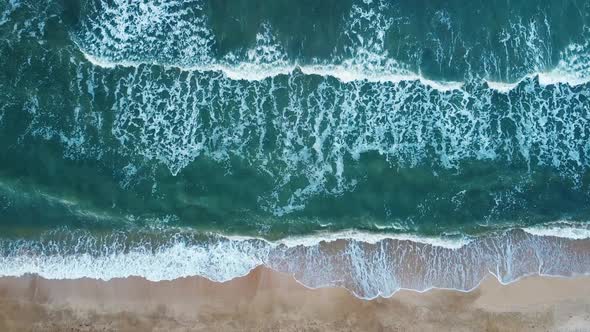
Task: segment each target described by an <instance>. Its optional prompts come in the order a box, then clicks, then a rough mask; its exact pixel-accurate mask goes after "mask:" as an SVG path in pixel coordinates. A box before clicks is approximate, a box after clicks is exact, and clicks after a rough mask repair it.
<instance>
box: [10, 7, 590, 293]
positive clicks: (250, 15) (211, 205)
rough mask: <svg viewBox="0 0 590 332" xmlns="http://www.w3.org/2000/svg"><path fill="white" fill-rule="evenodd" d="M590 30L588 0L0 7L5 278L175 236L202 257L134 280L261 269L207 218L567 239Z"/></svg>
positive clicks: (585, 121) (579, 163)
mask: <svg viewBox="0 0 590 332" xmlns="http://www.w3.org/2000/svg"><path fill="white" fill-rule="evenodd" d="M589 40H590V2H588V1H540V0H539V1H524V0H522V1H469V2H468V3H466V2H465V1H442V0H441V1H439V0H430V1H385V0H350V1H348V0H347V1H340V0H339V1H333V0H325V1H286V0H276V1H262V0H260V1H258V0H257V1H252V0H248V1H246V0H232V1H225V0H224V1H220V0H215V1H206V0H186V1H176V0H174V1H156V0H140V1H125V0H92V1H91V0H88V1H84V0H61V1H58V0H43V1H32V0H0V68H1V69H0V209H1V210H0V231H1V235H2V241H3V242H2V253H3V254H2V255H3V256H2V257H3V259H4V261H2V262H3V264H4V266H5V269H4V270H2V267H1V266H0V270H2V271H4V272H2V273H3V274H8V275H11V274H15V273H17V272H15V271H20V272H19V273H26V272H40V271H41V272H42V271H45V272H44V273H46V274H47V275H50V276H51V275H56V274H51V272H48V271H49V270H43V268H44V267H43V266H41V265H43V264H45V265H47V266H57V265H59V264H62V263H63V262H64V259H65V260H68V259H69V260H70V261H71V260H74V261H76V260H77V259H82V258H80V257H81V256H80V255H83V254H88V253H91V256H93V257H95V259H96V262H98V261H100V259H102V258H101V257H103V258H104V257H106V256H105V255H107V254H108V253H116V254H121V255H130V254H131V253H133V252H135V251H134V250H139V251H137V255H140V253H139V252H141V253H142V254H141V255H148V254H149V255H151V256H149V257H151V258H150V259H152V260H150V262H156V261H157V259H156V258H154V257H155V256H154V255H156V253H162V251H161V250H164V251H165V252H166V253H168V254H170V253H169V250H172V249H174V248H177V247H176V246H178V245H179V243H182V245H183V246H184V248H193V247H192V246H196V245H197V244H198V248H199V250H200V251H198V253H195V252H194V251H190V252H191V254H187V253H186V252H184V251H182V252H183V254H182V255H188V256H186V257H185V256H183V257H185V258H186V259H188V260H189V261H190V260H191V259H195V260H197V261H199V260H198V259H197V258H195V257H205V260H206V262H207V263H206V266H207V268H206V269H205V268H198V266H197V265H198V264H197V263H195V266H193V267H192V268H190V269H189V270H182V269H181V270H182V271H184V272H174V273H169V274H166V273H167V272H161V274H157V273H156V272H154V271H152V272H150V273H152V274H149V273H148V274H149V275H150V276H154V274H153V273H156V274H155V276H154V277H153V278H155V279H158V278H171V277H174V276H179V275H185V274H203V275H207V276H209V275H210V274H208V273H209V272H207V273H205V272H203V271H204V270H207V271H211V270H210V269H211V268H212V267H215V268H216V269H220V268H221V267H219V265H227V264H228V263H227V262H225V261H224V263H221V261H222V260H221V258H219V259H218V258H215V257H217V256H215V255H220V256H219V257H222V256H224V255H226V256H227V255H229V256H231V255H237V256H239V257H241V258H236V261H237V262H245V261H247V262H248V264H246V263H244V264H245V265H244V264H242V263H235V264H237V265H239V264H242V265H239V266H240V268H238V267H234V268H233V269H232V268H228V270H226V271H225V272H224V273H223V274H222V275H223V277H219V278H218V279H224V278H225V277H228V278H229V277H231V276H235V275H239V274H241V273H242V274H243V273H244V271H247V268H245V266H247V267H251V266H253V265H256V264H265V263H266V262H269V260H268V255H269V249H268V248H267V246H266V244H265V243H267V242H265V241H263V240H252V239H250V240H243V239H242V240H235V241H237V242H232V241H233V240H227V241H229V242H224V241H226V240H219V241H221V242H218V238H217V237H218V235H215V234H223V235H226V236H228V235H232V236H248V237H258V238H264V239H267V240H272V241H285V239H291V238H298V239H310V238H314V239H316V238H320V239H321V238H339V237H342V235H341V234H343V232H344V233H346V232H348V233H346V234H349V235H346V238H349V237H350V236H351V235H350V234H352V233H354V234H356V235H354V236H352V238H354V239H355V241H357V240H358V241H361V242H363V241H364V242H366V243H373V242H375V241H377V242H382V241H385V240H384V239H386V238H390V237H392V236H397V237H398V238H399V237H400V236H401V237H408V236H410V237H411V238H412V239H428V240H425V242H426V243H428V244H429V245H432V243H433V241H434V242H436V243H438V242H437V241H439V240H440V239H441V238H442V239H444V241H451V242H452V241H455V242H456V241H459V242H457V243H460V241H463V240H465V239H477V240H476V242H477V243H487V242H486V241H488V240H481V239H480V238H487V237H488V236H496V235H490V234H497V233H498V232H509V233H506V234H512V233H510V232H513V231H514V230H518V229H537V230H539V229H544V230H545V233H543V234H545V235H546V234H548V233H550V234H553V235H555V234H561V235H563V234H569V235H567V236H566V237H570V238H572V237H573V238H575V239H576V240H574V241H582V240H583V239H585V238H586V237H587V236H588V235H587V234H590V232H589V231H588V224H587V223H586V221H587V220H589V219H590V218H589V216H590V42H589ZM556 222H557V224H556ZM555 225H558V226H555ZM572 225H573V226H572ZM560 230H561V231H560ZM318 232H321V233H318ZM351 232H352V233H351ZM520 232H521V231H516V233H515V234H516V235H514V236H516V238H518V239H520V238H522V237H523V236H524V235H522V234H521V233H520ZM551 232H553V233H551ZM187 234H192V235H187ZM212 234H213V235H212ZM318 234H319V235H318ZM339 234H340V235H339ZM359 234H363V235H362V236H361V237H359V236H360V235H359ZM526 234H529V235H526V236H537V237H538V236H540V239H541V240H539V239H537V238H536V237H535V238H532V239H528V238H527V239H525V240H522V241H521V240H518V241H520V242H518V241H516V240H514V241H516V242H518V243H525V244H527V245H531V246H532V247H534V248H537V249H535V250H537V251H536V254H535V255H536V257H545V256H544V255H545V254H546V252H545V249H543V248H545V247H544V245H545V242H544V241H545V240H544V238H543V236H541V235H539V234H536V233H535V234H536V235H530V234H531V233H526ZM572 234H574V235H572ZM366 236H369V237H370V238H371V239H375V237H376V238H377V239H378V240H367V238H366ZM511 236H512V235H510V236H508V235H506V238H503V237H501V236H500V237H499V238H495V237H494V239H496V240H494V241H499V242H493V241H492V242H493V243H494V244H493V245H489V246H490V248H491V247H498V248H499V247H502V248H503V246H504V245H509V243H512V242H511V241H512V240H509V239H511V238H512V237H511ZM211 237H213V238H211ZM212 239H213V240H212ZM224 239H225V238H224ZM230 239H231V238H230ZM433 239H437V240H436V241H435V240H433ZM497 239H500V240H497ZM179 241H180V242H179ZM241 241H242V242H241ZM243 241H246V242H243ZM252 241H253V242H252ZM258 241H262V242H258ZM298 241H299V240H298ZM300 241H303V242H297V243H299V244H300V245H301V243H307V242H305V241H304V240H300ZM306 241H307V240H306ZM318 241H319V240H317V241H316V240H314V241H312V243H313V245H317V243H318ZM372 241H373V242H372ZM387 241H391V240H387ZM396 241H397V240H396ZM421 241H422V240H420V241H417V242H416V243H422V242H424V241H422V242H421ZM440 241H442V240H440ZM444 241H443V242H444ZM478 241H480V242H478ZM481 241H483V242H481ZM490 241H491V240H490ZM527 241H533V242H532V243H534V244H530V243H529V242H527ZM505 242H506V243H505ZM97 243H98V245H97ZM220 243H221V244H220ZM228 243H229V244H228ZM244 243H245V244H244ZM273 243H275V242H273ZM387 243H389V242H387ZM402 243H405V244H403V245H402V246H405V245H408V243H406V242H402ZM445 243H446V242H445ZM507 243H508V244H507ZM367 245H368V244H367ZM416 245H418V244H412V246H416ZM554 245H555V244H551V245H550V246H554ZM244 246H247V247H248V248H249V249H247V250H246V249H244ZM387 246H388V245H385V247H387ZM445 246H446V245H443V247H445ZM453 246H454V245H453ZM453 246H451V247H453ZM486 246H488V244H486ZM213 247H215V248H217V249H213ZM230 247H231V250H230V249H227V248H230ZM287 247H289V246H288V245H287ZM385 247H380V248H381V249H378V250H381V251H383V250H386V249H383V248H385ZM563 247H566V245H564V246H563ZM50 248H51V249H50ZM138 248H141V250H140V249H138ZM219 248H225V249H223V250H230V251H231V253H230V252H229V251H227V252H226V251H223V250H221V249H219ZM363 248H364V249H363V250H365V249H366V248H365V247H363ZM388 248H389V247H388ZM434 248H439V247H437V245H436V244H435V245H434ZM478 248H479V247H478ZM552 248H553V247H552ZM218 249H219V250H221V251H220V252H222V253H224V254H221V253H220V254H214V252H216V251H215V250H218ZM373 249H374V248H373ZM373 249H371V250H373ZM167 250H168V251H167ZM350 250H352V249H350ZM367 250H368V249H367ZM375 250H377V249H375ZM387 250H388V252H389V251H391V250H392V249H391V248H389V249H387ZM432 250H435V251H436V250H443V249H432ZM445 250H446V249H445ZM449 250H450V249H449ZM478 250H481V253H482V255H483V256H485V255H492V254H490V253H489V252H488V251H486V250H487V249H485V250H484V249H481V248H480V249H478ZM478 250H475V249H473V250H472V251H470V254H469V255H471V253H473V252H479V251H478ZM531 250H532V249H531ZM551 250H553V249H551ZM271 251H272V250H271ZM466 251H468V250H466ZM512 251H513V249H510V250H509V249H506V250H504V251H501V252H502V253H498V252H495V253H494V254H493V255H492V256H494V255H495V256H494V257H495V258H494V259H491V258H489V257H488V258H489V259H488V258H485V259H484V258H478V259H484V260H485V262H484V263H482V262H480V263H477V262H471V263H469V262H466V261H464V260H461V259H459V258H457V259H459V261H460V262H459V261H457V262H456V263H457V264H458V266H462V268H461V269H462V270H465V266H464V265H469V264H474V265H477V264H479V265H481V266H487V265H489V264H492V263H489V262H496V263H494V264H496V265H497V266H498V264H499V263H497V262H498V261H504V260H507V259H508V258H507V256H505V255H504V254H503V253H504V252H512ZM348 252H349V254H350V253H351V252H356V251H354V250H352V251H348ZM453 252H454V251H453ZM484 252H485V254H484ZM551 252H552V254H551V255H552V256H551V255H550V256H551V257H554V256H555V255H558V254H556V253H554V252H553V251H551ZM168 254H166V255H168ZM31 255H33V256H35V255H36V256H41V257H45V258H46V259H47V260H46V261H45V263H43V264H41V265H40V263H36V264H33V263H30V262H29V261H28V260H27V259H29V258H30V257H31ZM162 255H164V254H162ZM191 255H192V256H191ZM281 255H285V252H282V253H281ZM350 255H352V254H350ZM445 255H447V254H445ZM452 255H458V254H457V253H456V252H454V253H453V254H452ZM531 255H532V254H531ZM575 255H582V257H581V258H580V257H578V258H576V259H577V260H576V261H575V262H573V261H572V262H570V263H571V264H572V268H571V269H570V270H567V271H565V272H564V271H561V272H559V273H558V272H555V273H556V274H560V273H562V274H568V273H572V271H578V272H579V273H586V271H585V270H583V269H582V270H580V269H578V268H577V267H574V265H575V266H583V265H584V264H585V263H584V264H582V263H580V262H585V259H588V257H586V256H587V255H588V253H587V252H582V253H577V254H575ZM156 256H157V255H156ZM229 256H228V257H229ZM237 256H231V257H237ZM464 256H465V255H463V256H461V255H458V256H457V257H464ZM496 256H498V257H501V258H498V257H496ZM525 256H527V255H524V256H523V257H525ZM125 257H128V256H125ZM142 257H143V256H142ZM187 257H188V258H187ZM191 257H192V258H191ZM261 257H262V258H261ZM351 257H352V256H351ZM354 257H357V256H354ZM359 257H360V256H359ZM363 257H364V256H363ZM392 257H394V258H395V257H396V256H392ZM400 257H401V256H400ZM449 257H450V256H449ZM453 257H455V256H453ZM486 257H487V256H486ZM490 257H491V256H490ZM576 257H577V256H576ZM161 259H162V260H165V258H161ZM166 259H168V258H166ZM326 259H327V258H326ZM366 259H368V258H366V257H365V258H362V259H361V260H363V262H364V263H363V264H368V265H367V266H368V267H367V268H370V269H375V266H374V264H369V262H373V261H374V258H371V259H369V261H367V260H366ZM454 259H455V258H452V259H451V260H454ZM270 261H273V260H272V259H271V260H270ZM15 262H16V263H15ZM27 262H28V263H27ZM60 262H61V263H60ZM76 262H78V261H76ZM199 262H201V261H199ZM273 262H275V261H273ZM27 264H29V265H27ZM31 264H33V265H31ZM51 264H53V265H51ZM80 264H81V263H80ZM89 264H91V263H89ZM97 264H98V263H97ZM105 264H106V263H105ZM146 264H148V263H146ZM149 264H152V263H149ZM149 264H148V265H149ZM154 264H155V263H154ZM199 264H201V263H199ZM203 264H205V263H203ZM273 264H275V265H273ZM273 264H270V265H272V266H276V264H278V263H273ZM281 264H286V263H281ZM289 264H291V263H289ZM293 264H294V263H293ZM318 264H319V263H318ZM338 264H340V263H338ZM379 264H381V263H379ZM506 264H507V263H506ZM510 264H512V263H510ZM539 264H541V265H542V264H543V263H542V262H541V263H539ZM82 265H83V264H81V265H80V266H82ZM237 265H236V266H237ZM279 265H280V264H279ZM492 265H493V264H492ZM566 265H567V264H566ZM14 266H20V267H19V268H18V269H16V270H15V268H14ZM281 266H282V267H283V269H284V270H287V271H294V268H293V267H289V268H286V267H285V266H284V265H281ZM146 269H147V267H146ZM156 269H158V268H156ZM244 269H245V270H244ZM279 269H280V268H279ZM384 269H385V268H384ZM437 269H442V267H440V266H439V267H437ZM385 270H387V269H385ZM435 270H436V269H435ZM509 270H510V269H509ZM525 270H526V271H528V272H526V271H525ZM533 270H534V269H533ZM540 270H541V268H539V271H540ZM52 271H55V269H53V270H52ZM84 271H85V272H84ZM88 271H90V270H88V269H84V270H80V271H78V273H77V274H76V273H73V274H72V275H71V276H96V274H93V272H88ZM92 271H94V270H92ZM216 271H217V270H216ZM523 271H525V272H526V273H529V272H530V271H529V270H527V269H524V270H523ZM568 271H569V272H568ZM144 272H145V271H144ZM144 272H141V271H139V272H138V270H134V272H133V273H135V274H145V275H147V274H146V273H147V272H145V273H144ZM525 272H523V273H525ZM121 273H122V275H126V273H127V272H121ZM129 273H131V274H133V273H132V272H129ZM294 273H295V272H294ZM334 273H335V274H338V273H340V272H334ZM441 273H442V272H441ZM462 273H463V274H465V273H464V272H462ZM523 273H521V275H522V274H523ZM501 274H502V273H500V272H499V273H498V275H501ZM57 275H58V276H59V277H68V276H70V275H68V274H66V275H63V274H57ZM114 275H115V276H116V275H121V274H116V273H115V274H114ZM127 275H128V274H127ZM109 276H111V275H110V274H109ZM166 276H167V277H166ZM477 276H479V274H474V276H472V277H471V278H472V279H473V280H471V281H470V282H471V283H469V282H467V281H465V280H464V279H463V278H462V277H461V278H458V279H457V280H455V281H456V282H457V283H458V285H460V286H457V287H459V288H461V287H463V288H469V287H468V285H471V286H473V281H474V280H479V279H478V277H477ZM513 277H514V276H512V275H510V274H507V275H506V280H511V278H513ZM326 278H328V279H329V277H326V276H323V277H321V278H319V277H318V279H314V278H312V277H309V276H302V277H301V278H300V279H302V280H307V281H309V283H310V284H329V280H328V279H326ZM441 278H442V277H441ZM443 279H444V280H446V281H445V282H448V281H449V280H451V279H452V278H451V277H448V278H446V277H445V278H442V279H441V280H443ZM310 280H315V281H313V282H312V281H310ZM318 280H322V281H321V282H320V281H318ZM326 280H328V281H326ZM380 282H383V281H380ZM401 284H403V283H402V282H401V281H400V280H397V279H396V280H390V281H389V284H388V283H387V282H385V283H384V284H383V285H385V286H383V287H382V288H379V287H377V286H378V285H377V286H375V287H377V288H375V289H377V290H375V289H372V290H371V291H368V290H367V289H368V288H366V287H365V288H362V287H361V288H359V289H361V290H358V289H357V288H355V287H357V286H351V287H352V288H354V289H356V291H357V293H358V294H361V295H362V294H365V295H366V294H369V295H374V294H376V293H379V292H381V293H382V294H386V293H388V291H389V290H392V289H395V288H396V287H399V286H400V285H401ZM418 284H419V285H421V286H420V287H427V286H429V285H430V286H432V285H439V284H440V285H445V283H444V282H439V283H437V282H434V281H429V280H421V281H420V283H417V285H418ZM392 285H393V286H392ZM412 285H413V284H412ZM454 285H455V283H453V284H452V286H453V287H454ZM461 285H462V286H461ZM359 287H360V286H359ZM416 287H417V288H420V287H418V286H416ZM352 288H350V289H352ZM363 290H364V291H366V292H365V293H363Z"/></svg>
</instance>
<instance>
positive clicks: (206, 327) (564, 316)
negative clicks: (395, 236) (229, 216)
mask: <svg viewBox="0 0 590 332" xmlns="http://www.w3.org/2000/svg"><path fill="white" fill-rule="evenodd" d="M278 330H280V331H356V330H363V331H438V332H440V331H556V330H557V331H590V278H587V277H579V278H571V279H566V278H548V277H529V278H525V279H522V280H520V281H518V282H515V283H512V284H510V285H501V284H499V283H498V281H497V280H496V279H495V278H493V277H491V276H490V277H489V278H487V279H486V280H485V281H484V282H483V283H482V284H481V285H480V287H478V288H477V289H475V290H473V291H471V292H467V293H465V292H458V291H453V290H440V289H437V290H431V291H428V292H425V293H417V292H413V291H407V290H402V291H399V292H397V293H396V294H395V295H394V296H393V297H391V298H387V299H385V298H377V299H374V300H370V301H367V300H362V299H358V298H356V297H354V296H353V295H351V294H350V293H349V292H348V291H347V290H345V289H341V288H321V289H315V290H312V289H308V288H306V287H304V286H302V285H301V284H299V283H297V282H296V281H295V280H294V279H293V278H292V277H290V276H288V275H285V274H281V273H277V272H274V271H271V270H268V269H265V268H257V269H255V270H253V271H252V272H251V273H250V274H248V275H247V276H245V277H241V278H237V279H234V280H232V281H229V282H225V283H216V282H212V281H209V280H207V279H204V278H198V277H190V278H182V279H177V280H174V281H162V282H151V281H147V280H145V279H142V278H136V277H131V278H125V279H114V280H110V281H108V282H105V281H99V280H93V279H79V280H46V279H43V278H40V277H38V276H34V275H27V276H24V277H20V278H12V277H4V278H0V331H278Z"/></svg>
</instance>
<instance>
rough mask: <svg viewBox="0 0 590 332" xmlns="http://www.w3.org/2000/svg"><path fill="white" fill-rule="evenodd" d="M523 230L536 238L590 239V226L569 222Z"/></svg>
mask: <svg viewBox="0 0 590 332" xmlns="http://www.w3.org/2000/svg"><path fill="white" fill-rule="evenodd" d="M523 230H524V231H525V232H527V233H529V234H533V235H536V236H548V237H559V238H565V239H573V240H582V239H590V225H588V224H587V223H576V222H569V221H558V222H554V223H549V224H543V225H537V226H532V227H525V228H523Z"/></svg>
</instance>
